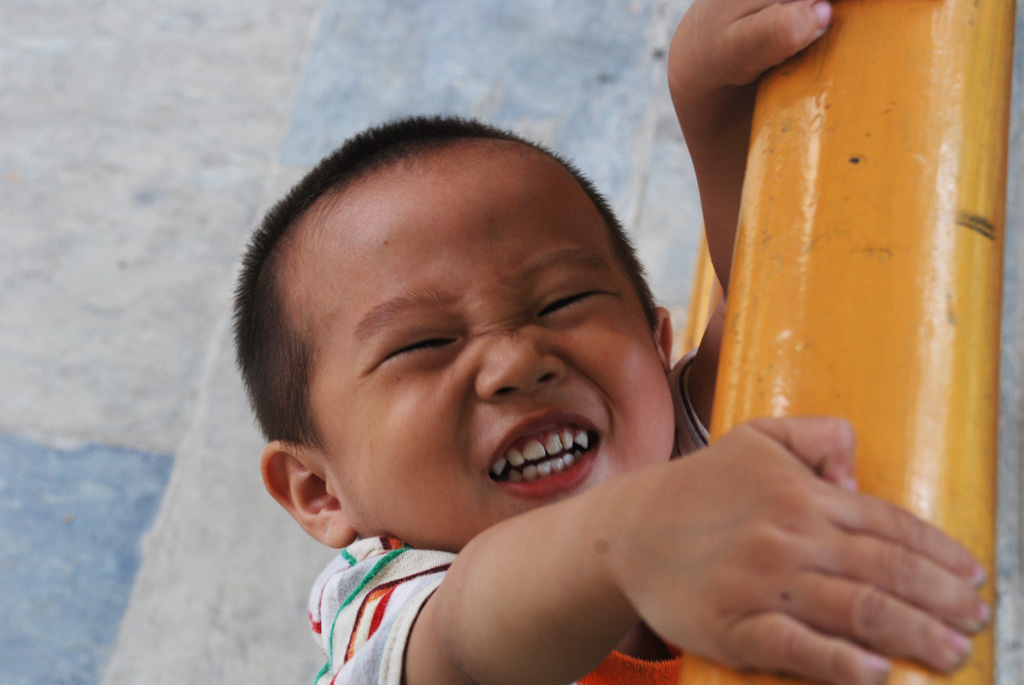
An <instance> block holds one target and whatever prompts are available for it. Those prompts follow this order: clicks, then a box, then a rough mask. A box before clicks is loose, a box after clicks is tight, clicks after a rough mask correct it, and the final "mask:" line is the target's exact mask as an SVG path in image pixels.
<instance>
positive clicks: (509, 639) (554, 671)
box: [406, 488, 637, 685]
mask: <svg viewBox="0 0 1024 685" xmlns="http://www.w3.org/2000/svg"><path fill="white" fill-rule="evenodd" d="M600 489H601V488H598V490H600ZM594 495H595V493H594V491H591V492H590V493H586V494H584V495H581V496H579V497H575V498H572V499H570V500H568V501H566V502H562V503H558V504H554V505H551V506H547V507H542V508H540V509H537V510H534V511H531V512H529V513H526V514H523V515H520V516H517V517H514V518H512V519H509V520H507V521H505V522H503V523H501V524H499V525H497V526H495V527H493V528H491V529H489V530H487V531H485V532H484V533H482V534H481V535H479V536H478V537H477V538H475V539H474V540H473V541H472V542H471V543H470V544H469V545H467V546H466V547H465V548H464V549H463V550H462V552H460V553H459V556H458V558H457V559H456V561H455V563H454V564H452V567H451V569H450V570H449V571H448V574H447V576H446V578H445V580H444V582H443V583H442V584H441V586H440V588H439V589H438V590H437V592H436V593H435V594H434V596H433V597H431V599H430V600H429V601H428V602H427V604H426V606H425V607H424V609H423V612H422V613H421V615H420V617H419V618H418V619H417V622H416V625H415V627H414V628H413V633H412V637H411V639H410V644H409V650H408V654H407V657H406V683H407V684H408V685H422V684H423V683H428V684H429V683H457V682H475V683H524V682H529V683H559V684H564V683H567V682H572V681H573V680H575V679H577V678H579V677H581V676H583V675H585V674H586V673H588V672H590V671H591V670H593V668H594V667H596V666H597V664H599V663H600V662H601V661H602V660H603V659H604V657H605V656H606V655H607V654H608V653H609V652H610V651H611V650H612V649H613V648H614V647H615V645H616V644H618V642H619V640H620V639H621V638H622V637H623V635H624V634H625V633H626V632H627V631H628V630H629V628H630V627H632V626H633V625H634V624H635V623H636V621H637V616H636V613H635V612H634V610H633V609H632V608H631V607H630V605H629V603H628V602H627V601H626V600H625V599H624V598H623V596H622V595H621V593H620V592H619V591H618V590H617V589H616V588H615V587H614V584H613V583H612V581H611V579H610V577H609V575H608V573H607V572H606V571H605V564H604V562H603V560H602V558H601V557H602V555H603V547H602V545H601V544H600V539H601V538H602V535H601V534H600V533H597V532H596V531H598V530H600V528H598V527H596V525H595V523H596V518H600V517H596V518H595V516H594V515H593V510H594V509H595V508H596V505H599V504H600V502H599V501H598V498H599V496H600V494H599V493H598V496H597V497H595V496H594ZM589 531H595V532H594V533H590V532H589ZM606 547H607V545H604V548H606ZM510 550H514V552H510Z"/></svg>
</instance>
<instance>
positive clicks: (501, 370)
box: [476, 332, 566, 400]
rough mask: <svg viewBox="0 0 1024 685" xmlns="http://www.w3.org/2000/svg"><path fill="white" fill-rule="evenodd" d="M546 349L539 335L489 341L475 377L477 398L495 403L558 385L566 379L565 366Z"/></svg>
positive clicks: (506, 336) (522, 334) (521, 334)
mask: <svg viewBox="0 0 1024 685" xmlns="http://www.w3.org/2000/svg"><path fill="white" fill-rule="evenodd" d="M545 348H546V346H545V345H543V343H542V341H540V340H539V339H538V336H536V335H530V334H528V333H525V332H514V333H508V334H503V335H500V336H496V337H495V338H494V339H492V340H489V341H487V342H486V347H485V349H484V350H483V353H482V359H481V362H480V370H479V371H478V373H477V377H476V391H477V395H479V396H480V397H481V398H483V399H485V400H493V399H498V398H501V397H505V396H510V395H516V394H530V393H533V392H535V391H537V390H538V389H540V388H542V387H546V386H549V385H554V384H556V383H557V382H558V381H559V380H561V379H562V378H563V377H564V376H565V370H566V369H565V363H564V362H563V361H562V360H561V359H560V358H559V357H558V356H557V355H555V354H553V353H552V352H551V351H550V350H548V349H545Z"/></svg>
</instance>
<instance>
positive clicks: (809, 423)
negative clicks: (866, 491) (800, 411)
mask: <svg viewBox="0 0 1024 685" xmlns="http://www.w3.org/2000/svg"><path fill="white" fill-rule="evenodd" d="M747 423H748V425H750V426H751V427H753V428H755V429H757V430H759V431H760V432H762V433H764V434H765V435H767V436H768V437H770V438H771V439H772V440H774V441H775V442H777V443H779V444H781V445H782V446H783V447H785V448H786V449H787V451H789V452H790V453H792V454H794V455H796V456H797V457H798V458H799V459H800V460H801V461H802V462H803V463H804V464H806V465H807V466H808V467H809V468H811V470H813V471H814V472H815V473H817V474H818V475H819V476H821V477H822V478H824V479H825V480H827V481H830V482H832V483H835V484H836V485H840V486H842V487H843V488H844V489H846V490H851V491H853V490H856V489H857V484H856V480H855V478H854V475H853V473H854V470H853V448H854V435H853V427H852V426H850V424H849V423H848V422H846V421H844V420H842V419H837V418H828V417H822V416H800V417H781V418H759V419H752V420H751V421H748V422H747Z"/></svg>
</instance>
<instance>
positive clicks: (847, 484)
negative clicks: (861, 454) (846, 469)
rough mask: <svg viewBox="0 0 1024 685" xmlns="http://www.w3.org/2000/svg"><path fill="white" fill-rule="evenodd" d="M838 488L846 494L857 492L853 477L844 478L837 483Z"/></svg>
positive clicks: (855, 480) (855, 481)
mask: <svg viewBox="0 0 1024 685" xmlns="http://www.w3.org/2000/svg"><path fill="white" fill-rule="evenodd" d="M839 487H841V488H842V489H843V490H846V491H847V492H857V479H856V478H854V477H853V476H844V477H843V479H842V480H840V481H839Z"/></svg>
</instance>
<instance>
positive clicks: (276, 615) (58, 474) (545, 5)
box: [0, 0, 1024, 685]
mask: <svg viewBox="0 0 1024 685" xmlns="http://www.w3.org/2000/svg"><path fill="white" fill-rule="evenodd" d="M688 4H689V0H632V1H627V0H618V1H614V2H613V1H610V0H600V1H594V0H559V1H557V2H556V0H521V1H519V2H505V1H501V0H486V1H484V0H481V1H478V2H467V1H466V0H452V1H445V2H443V1H441V0H388V1H383V0H370V1H366V2H357V1H354V0H349V1H347V2H346V1H344V0H293V1H290V2H282V1H272V0H246V1H245V2H243V1H241V0H221V1H216V0H207V1H202V0H151V1H148V2H127V1H122V2H109V1H106V2H102V1H100V0H50V1H48V2H43V1H42V0H39V1H20V2H19V1H16V0H0V18H2V20H0V238H2V240H0V379H2V384H0V388H2V391H0V683H4V684H5V685H6V684H11V685H22V684H26V683H33V684H35V683H83V684H91V683H99V682H103V683H142V682H146V683H207V682H248V683H268V684H269V683H288V682H308V681H309V680H310V679H311V678H312V675H313V674H314V673H315V672H316V670H317V669H318V667H319V665H320V663H321V659H320V655H319V653H318V651H317V649H316V647H315V646H314V644H313V641H312V640H311V639H310V638H309V637H308V635H307V632H308V631H307V629H306V626H305V595H306V592H307V589H308V587H309V585H310V583H311V582H312V580H313V578H314V577H315V576H316V574H317V573H318V571H319V569H320V567H321V564H322V563H323V561H324V560H325V559H326V558H327V557H328V556H329V555H330V553H329V552H326V551H324V550H322V549H320V548H319V547H318V546H317V545H316V544H315V543H313V542H312V541H309V540H307V539H306V538H305V537H304V535H303V534H302V533H301V531H299V529H298V528H297V527H296V526H295V524H294V523H293V522H292V521H291V519H289V518H288V517H287V515H286V514H284V513H283V512H281V511H280V510H279V508H278V507H277V506H276V505H275V504H274V503H273V502H272V501H271V500H270V498H269V497H268V496H267V495H266V494H265V493H264V492H263V489H262V485H261V484H260V482H259V476H258V472H257V466H256V465H257V459H258V455H259V451H260V449H261V447H262V445H261V441H260V439H259V437H258V435H257V433H256V431H255V429H254V428H253V426H252V422H251V420H250V417H249V414H248V411H247V409H246V406H245V402H244V398H243V395H242V392H241V389H240V386H239V382H238V379H237V378H236V375H235V373H234V369H233V360H232V356H231V350H230V303H229V295H230V291H231V287H232V283H233V280H234V276H235V273H236V269H237V259H238V253H239V251H240V250H241V248H242V246H243V244H244V241H245V238H246V236H247V234H248V232H249V231H250V230H251V228H252V226H253V224H254V222H255V221H256V220H257V218H258V217H259V215H260V214H261V212H262V211H263V210H265V209H266V207H267V205H268V204H269V203H270V202H272V201H273V200H274V199H275V198H276V197H278V196H279V195H280V194H281V193H282V192H283V191H284V190H286V189H287V187H288V186H289V185H290V184H291V183H292V182H294V181H295V180H296V179H297V178H298V177H299V176H300V175H301V173H302V172H303V171H304V170H305V169H307V168H308V167H309V166H310V165H311V164H313V163H314V162H315V161H316V160H317V159H318V158H319V157H320V156H321V155H322V154H324V153H325V152H327V151H329V150H330V149H331V148H333V147H334V146H335V145H336V144H338V143H339V142H340V141H341V140H342V139H344V138H345V137H346V136H347V135H349V134H351V133H352V132H354V131H356V130H359V129H360V128H362V127H364V126H366V125H369V124H372V123H376V122H379V121H380V120H382V119H385V118H388V117H393V116H398V115H403V114H411V113H433V112H452V113H458V114H464V115H472V116H478V117H481V118H484V119H487V120H490V121H493V122H496V123H498V124H501V125H505V126H509V127H512V128H515V129H516V130H518V131H520V132H522V133H525V134H527V135H529V136H533V137H535V138H537V139H540V140H542V141H543V142H546V143H548V144H549V145H551V146H552V147H554V148H555V149H556V150H558V151H559V152H561V153H563V154H565V155H567V156H568V157H570V158H572V159H574V160H575V161H576V162H577V163H578V164H579V166H580V167H582V168H583V170H584V171H585V172H586V173H587V174H588V175H590V176H591V177H592V178H593V179H594V180H595V181H596V183H597V185H598V186H599V187H600V188H601V189H602V190H603V191H604V192H605V193H606V194H607V195H609V197H610V198H611V200H612V203H613V204H614V206H615V208H616V209H617V210H618V211H619V213H620V214H621V216H622V217H623V219H624V221H625V223H626V224H627V226H628V227H629V228H630V230H631V231H633V233H634V235H635V237H636V239H637V242H638V246H639V251H640V253H641V257H642V258H643V259H644V261H645V263H646V264H647V266H648V269H649V271H650V272H651V276H652V281H653V285H654V290H655V293H656V295H658V296H659V298H660V300H661V302H662V303H664V304H666V305H667V306H669V308H670V309H672V310H673V311H674V312H678V313H682V312H684V311H685V305H686V303H687V301H688V299H689V287H690V277H691V273H692V266H693V260H694V251H695V248H696V244H697V240H698V230H699V226H700V216H699V211H698V204H697V197H696V191H695V187H694V182H693V179H692V170H691V168H690V165H689V159H688V157H687V155H686V151H685V148H684V147H683V145H682V140H681V136H680V135H679V133H678V130H677V127H676V124H675V121H674V117H673V115H672V112H671V107H670V105H669V103H668V98H667V93H666V91H665V86H664V70H665V52H666V50H667V46H668V40H669V37H670V35H671V31H672V28H673V27H674V25H675V23H676V22H677V21H678V19H679V17H681V16H682V13H683V11H684V10H685V8H686V6H687V5H688ZM1020 15H1021V13H1019V14H1018V16H1019V17H1020ZM1017 33H1018V38H1019V39H1020V38H1021V37H1022V36H1024V23H1022V21H1021V19H1020V18H1018V30H1017ZM1020 52H1021V51H1020V50H1019V49H1018V59H1017V66H1018V69H1017V88H1016V90H1015V96H1014V106H1015V109H1014V112H1015V113H1014V137H1013V142H1012V155H1013V156H1012V161H1011V164H1012V172H1011V179H1010V198H1011V200H1010V218H1009V221H1008V226H1007V233H1008V236H1009V239H1008V250H1007V267H1008V268H1007V279H1006V282H1007V293H1008V297H1007V300H1006V307H1005V317H1004V326H1005V333H1004V345H1003V348H1004V352H1003V364H1004V371H1003V377H1004V383H1003V404H1002V407H1003V409H1002V412H1003V430H1002V436H1001V452H1002V454H1001V471H1002V475H1003V482H1002V485H1001V490H1000V496H1001V500H1000V531H1001V537H1000V578H999V582H1000V589H1001V591H1002V599H1001V601H1000V606H999V609H1000V625H999V631H998V636H999V644H1000V683H1001V685H1017V684H1018V683H1019V682H1021V681H1022V680H1024V665H1022V664H1024V655H1022V647H1021V642H1020V640H1021V635H1022V632H1024V631H1022V623H1024V616H1022V614H1024V609H1022V600H1021V596H1022V594H1024V588H1022V579H1021V568H1022V559H1021V528H1020V518H1021V502H1022V497H1021V470H1020V469H1021V466H1020V461H1021V453H1022V433H1024V425H1022V424H1024V401H1022V388H1024V351H1022V350H1024V346H1022V343H1021V340H1024V298H1022V297H1021V296H1019V294H1018V293H1019V289H1020V278H1021V276H1020V273H1019V271H1018V264H1020V263H1021V262H1024V259H1022V257H1024V244H1022V243H1024V241H1022V240H1021V239H1020V236H1019V231H1020V228H1021V227H1022V223H1024V222H1022V216H1024V207H1022V204H1021V203H1022V201H1021V197H1022V194H1024V193H1022V190H1024V173H1022V168H1021V164H1022V154H1021V153H1024V141H1022V139H1021V135H1022V133H1021V131H1022V127H1021V124H1024V120H1022V113H1021V108H1020V101H1021V88H1020V76H1021V71H1022V70H1021V68H1020V67H1021V58H1020Z"/></svg>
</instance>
